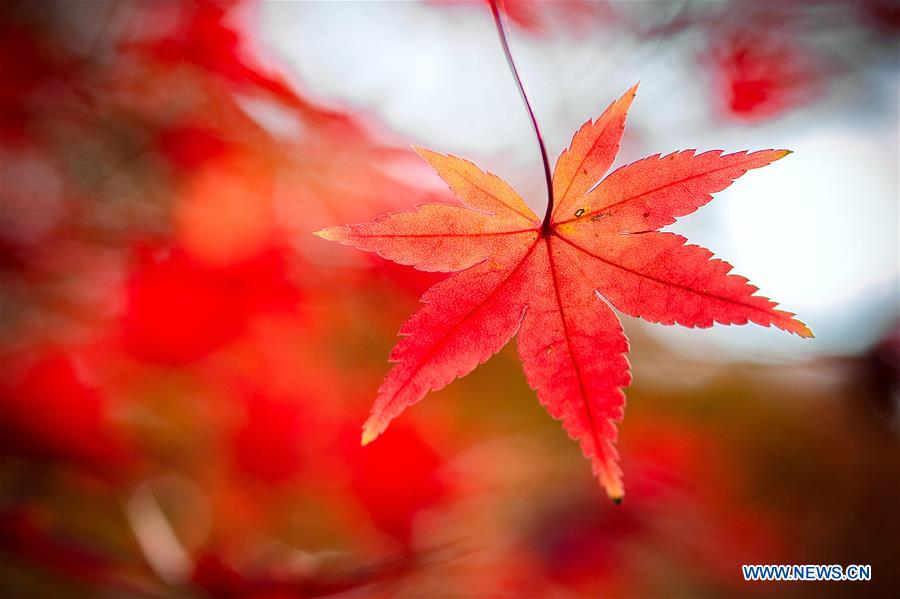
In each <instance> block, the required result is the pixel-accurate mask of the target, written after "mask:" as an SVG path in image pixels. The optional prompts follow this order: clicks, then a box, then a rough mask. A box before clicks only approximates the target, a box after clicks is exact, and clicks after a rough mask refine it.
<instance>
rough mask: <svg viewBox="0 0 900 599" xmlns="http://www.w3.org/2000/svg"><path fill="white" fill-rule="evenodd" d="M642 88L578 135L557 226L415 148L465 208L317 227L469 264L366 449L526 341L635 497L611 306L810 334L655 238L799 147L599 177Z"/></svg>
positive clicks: (605, 465) (621, 339)
mask: <svg viewBox="0 0 900 599" xmlns="http://www.w3.org/2000/svg"><path fill="white" fill-rule="evenodd" d="M636 89H637V86H634V87H632V88H631V89H630V90H628V92H626V93H625V94H624V95H623V96H622V97H621V98H619V99H618V100H617V101H615V102H613V103H612V104H611V105H610V106H609V108H607V109H606V111H605V112H604V113H603V114H602V115H601V116H600V118H598V119H597V120H596V121H593V122H592V121H588V122H587V123H585V124H584V125H583V126H582V127H581V128H580V129H579V130H578V132H577V133H575V136H574V137H573V139H572V143H571V145H570V146H569V148H568V149H567V150H565V151H563V153H562V155H561V156H560V157H559V159H558V161H557V163H556V168H555V170H554V174H553V180H552V188H553V197H552V199H553V200H554V202H555V204H554V207H553V210H552V213H551V214H550V216H549V218H548V219H547V222H545V223H542V222H541V221H540V219H539V218H538V217H537V215H536V214H535V213H534V212H532V211H531V209H529V208H528V206H527V205H526V204H525V202H524V201H523V200H522V198H521V197H520V196H519V194H517V193H516V192H515V191H514V190H513V189H512V188H511V187H510V186H509V185H508V184H507V183H506V182H505V181H503V180H502V179H500V178H499V177H497V176H495V175H492V174H490V173H485V172H483V171H482V170H480V169H479V168H478V167H477V166H475V165H474V164H472V163H470V162H467V161H465V160H462V159H460V158H456V157H454V156H445V155H441V154H437V153H435V152H431V151H429V150H424V149H418V148H417V151H418V152H419V154H420V155H421V156H422V158H424V159H425V160H426V161H427V162H428V163H429V164H430V165H431V166H432V167H433V168H434V170H435V171H437V173H438V174H439V175H440V176H441V177H442V178H443V179H444V181H446V182H447V184H448V185H449V186H450V188H451V190H452V191H453V192H454V193H455V194H456V196H457V197H458V198H459V199H460V200H462V202H463V203H464V204H465V206H451V205H445V204H426V205H423V206H419V207H418V208H416V209H415V210H413V211H409V212H396V213H391V214H387V215H385V216H382V217H379V218H377V219H376V220H375V221H374V222H370V223H364V224H358V225H349V226H343V227H332V228H329V229H325V230H322V231H318V232H316V235H318V236H319V237H322V238H325V239H328V240H331V241H337V242H339V243H342V244H345V245H351V246H354V247H356V248H359V249H361V250H365V251H370V252H376V253H378V255H380V256H382V257H384V258H387V259H389V260H393V261H395V262H398V263H400V264H406V265H411V266H414V267H415V268H418V269H421V270H429V271H440V272H455V271H458V272H455V274H453V275H451V276H450V277H448V278H447V279H445V280H443V281H441V282H439V283H438V284H436V285H434V286H433V287H431V288H430V289H429V290H428V291H426V292H425V294H424V296H423V297H422V302H423V303H424V304H425V306H424V307H423V308H422V309H421V310H419V311H418V312H417V313H416V314H414V315H413V316H412V317H411V318H410V319H409V320H408V321H407V322H406V323H405V324H404V325H403V327H402V328H401V330H400V335H401V336H402V337H403V338H402V339H401V340H400V342H399V343H397V345H396V346H395V347H394V349H393V351H392V352H391V355H390V360H391V361H392V362H395V363H396V365H395V366H394V368H393V369H392V370H391V371H390V373H389V374H388V375H387V377H386V378H385V380H384V383H383V384H382V385H381V387H380V389H379V391H378V397H377V399H376V400H375V404H374V406H373V408H372V413H371V416H370V417H369V419H368V420H367V421H366V423H365V425H364V427H363V444H367V443H369V442H371V441H373V440H374V439H375V438H376V437H378V436H379V435H380V434H381V433H383V432H384V430H385V429H386V428H387V426H388V424H389V423H390V421H391V420H393V419H394V418H396V417H397V416H398V415H399V414H400V413H401V412H402V411H403V410H404V409H405V408H406V407H407V406H410V405H412V404H414V403H416V402H418V401H419V400H421V399H422V398H423V397H424V396H425V394H426V393H428V392H429V391H432V390H436V389H440V388H441V387H444V386H445V385H447V384H448V383H450V382H451V381H453V380H454V379H456V378H457V377H460V376H464V375H465V374H468V373H469V372H471V371H472V370H473V369H474V368H475V367H476V366H477V365H478V364H480V363H482V362H485V361H486V360H487V359H488V358H490V357H491V356H492V355H493V354H495V353H497V352H498V351H499V350H500V349H501V348H502V347H503V346H504V345H505V344H506V343H507V342H508V341H509V340H510V339H511V338H512V337H513V336H514V335H516V334H518V349H519V355H520V357H521V360H522V365H523V367H524V370H525V376H526V378H527V379H528V383H529V384H530V385H531V387H532V388H534V389H535V390H536V391H537V393H538V399H539V401H540V402H541V404H542V405H543V406H544V407H545V408H546V409H547V411H548V412H549V413H550V415H551V416H553V417H554V418H556V419H557V420H561V421H562V423H563V426H564V427H565V429H566V432H567V433H568V434H569V436H570V437H571V438H572V439H574V440H577V441H578V443H579V444H580V446H581V450H582V452H583V453H584V455H585V457H587V458H588V459H589V460H590V461H591V464H592V469H593V472H594V474H595V475H596V476H597V478H598V479H599V481H600V483H601V484H602V485H603V487H604V488H605V489H606V492H607V493H608V494H609V496H610V497H611V498H612V499H614V500H616V501H618V500H620V499H621V498H622V497H623V495H624V490H623V486H622V480H621V474H622V473H621V470H620V468H619V466H618V454H617V451H616V448H615V445H614V444H615V441H616V426H615V425H616V423H617V422H619V421H621V420H622V417H623V412H624V407H625V395H624V393H623V392H622V389H623V388H625V387H627V386H628V385H629V384H630V382H631V374H630V371H629V364H628V360H627V358H626V354H627V352H628V340H627V339H626V337H625V334H624V332H623V330H622V325H621V323H620V322H619V319H618V317H617V316H616V314H615V313H614V312H613V310H612V308H611V307H615V308H618V309H619V310H620V311H622V312H624V313H625V314H629V315H631V316H636V317H640V318H643V319H645V320H648V321H650V322H658V323H662V324H674V323H678V324H681V325H684V326H687V327H709V326H711V325H712V324H713V323H714V322H718V323H721V324H746V323H747V322H753V323H756V324H759V325H763V326H770V325H773V326H776V327H778V328H780V329H783V330H785V331H789V332H791V333H796V334H798V335H800V336H802V337H811V336H812V332H811V331H810V330H809V329H808V328H807V327H806V325H804V324H803V323H802V322H800V321H798V320H796V319H794V318H793V316H794V315H793V314H791V313H789V312H784V311H781V310H777V309H776V304H775V303H774V302H772V301H770V300H768V299H767V298H765V297H761V296H758V295H754V294H755V293H756V291H757V288H756V287H754V286H752V285H750V284H749V283H748V281H747V279H745V278H744V277H740V276H737V275H733V274H729V271H731V265H729V264H728V263H727V262H723V261H721V260H717V259H714V258H713V257H712V253H711V252H710V251H709V250H706V249H704V248H701V247H699V246H695V245H688V244H687V243H686V241H687V240H686V239H685V238H683V237H681V236H679V235H675V234H672V233H663V232H660V231H658V229H659V228H660V227H663V226H665V225H668V224H671V223H673V222H674V221H675V219H676V218H677V217H679V216H684V215H686V214H689V213H691V212H693V211H695V210H696V209H698V208H699V207H700V206H702V205H704V204H706V203H707V202H708V201H709V200H710V199H711V195H710V194H712V193H714V192H717V191H721V190H722V189H724V188H726V187H728V185H730V184H731V183H732V181H734V180H735V179H737V178H738V177H740V176H741V175H743V174H744V173H745V172H747V171H748V170H750V169H753V168H759V167H762V166H765V165H767V164H769V163H771V162H773V161H775V160H778V159H780V158H783V157H784V156H785V155H787V154H789V152H788V151H787V150H762V151H758V152H752V153H747V152H737V153H734V154H722V152H721V151H712V152H705V153H702V154H695V153H694V151H693V150H687V151H682V152H675V153H672V154H669V155H666V156H660V155H655V156H651V157H649V158H644V159H643V160H639V161H637V162H635V163H633V164H630V165H627V166H623V167H621V168H619V169H618V170H616V171H614V172H613V173H612V174H610V175H609V176H607V177H606V178H604V179H603V180H602V181H601V178H602V177H603V175H604V174H605V173H606V171H607V170H608V169H609V167H610V165H611V164H612V162H613V160H614V159H615V156H616V153H617V152H618V149H619V143H620V140H621V138H622V133H623V130H624V127H625V117H626V114H627V111H628V108H629V107H630V106H631V102H632V100H633V99H634V96H635V93H636ZM598 181H600V183H599V184H597V182H598ZM595 185H596V186H595Z"/></svg>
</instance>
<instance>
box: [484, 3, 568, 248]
mask: <svg viewBox="0 0 900 599" xmlns="http://www.w3.org/2000/svg"><path fill="white" fill-rule="evenodd" d="M502 1H503V0H490V4H491V13H493V15H494V24H495V25H496V26H497V35H499V36H500V43H501V44H502V45H503V53H504V54H505V55H506V64H508V65H509V70H510V71H511V72H512V75H513V79H515V80H516V86H517V87H518V88H519V95H520V96H522V101H523V102H524V103H525V108H526V109H527V110H528V116H529V117H530V118H531V126H532V127H533V128H534V136H535V137H536V138H537V142H538V147H539V148H540V150H541V160H542V161H543V163H544V179H545V180H546V182H547V212H546V213H545V214H544V221H543V228H544V230H545V231H546V230H549V228H550V215H551V214H552V213H553V177H552V176H551V175H550V161H549V160H548V159H547V148H546V146H545V145H544V138H543V136H542V135H541V129H540V127H538V122H537V118H536V117H535V116H534V110H533V109H532V108H531V101H530V100H529V99H528V93H527V92H526V91H525V84H524V83H523V81H522V78H521V77H520V76H519V70H518V69H517V68H516V63H515V61H514V60H513V56H512V52H511V51H510V49H509V40H508V39H507V37H506V29H505V27H504V24H503V18H502V17H501V15H500V7H499V6H498V4H499V3H501V2H502Z"/></svg>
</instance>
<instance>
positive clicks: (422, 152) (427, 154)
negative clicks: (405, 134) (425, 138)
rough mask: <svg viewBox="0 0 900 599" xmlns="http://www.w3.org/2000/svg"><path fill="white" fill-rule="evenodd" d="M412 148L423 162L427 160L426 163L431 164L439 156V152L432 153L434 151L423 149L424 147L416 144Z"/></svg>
mask: <svg viewBox="0 0 900 599" xmlns="http://www.w3.org/2000/svg"><path fill="white" fill-rule="evenodd" d="M410 147H411V148H412V150H413V152H415V153H416V154H418V155H419V157H420V158H422V159H423V160H425V161H426V162H428V163H429V164H430V163H431V161H432V160H433V159H434V158H435V156H438V155H439V154H438V153H437V152H434V151H432V150H429V149H428V148H423V147H422V146H417V145H415V144H413V145H412V146H410Z"/></svg>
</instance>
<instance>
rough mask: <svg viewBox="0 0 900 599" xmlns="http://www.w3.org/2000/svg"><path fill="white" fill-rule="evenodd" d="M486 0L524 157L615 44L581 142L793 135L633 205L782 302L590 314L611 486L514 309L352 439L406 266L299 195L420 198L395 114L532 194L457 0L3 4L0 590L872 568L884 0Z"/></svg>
mask: <svg viewBox="0 0 900 599" xmlns="http://www.w3.org/2000/svg"><path fill="white" fill-rule="evenodd" d="M505 12H506V17H507V20H508V22H509V27H510V35H511V37H512V44H513V51H514V52H515V54H516V56H517V59H518V62H519V66H520V69H521V71H522V73H523V75H524V77H525V79H526V81H527V85H528V86H529V89H530V91H531V92H532V95H533V100H534V103H535V109H536V112H537V116H538V118H539V120H540V122H541V124H542V127H543V129H544V133H545V136H546V138H547V141H548V144H549V147H550V152H551V154H552V159H553V160H555V157H556V155H557V154H558V152H559V151H560V150H561V149H562V148H563V147H564V146H565V145H566V144H567V143H568V141H569V139H570V137H571V134H572V132H573V131H574V130H575V129H576V128H577V127H578V126H579V125H580V124H581V123H582V122H583V121H584V120H586V119H587V118H589V117H596V116H597V115H599V113H600V112H601V111H602V110H603V108H605V106H606V105H607V104H608V103H609V102H610V101H611V100H612V99H614V98H616V97H618V96H619V95H620V94H621V93H622V92H623V91H624V90H625V89H627V88H628V87H629V86H630V85H631V84H633V83H634V82H635V81H638V80H640V81H641V86H640V90H639V92H638V97H637V100H636V101H635V104H634V107H633V109H632V111H631V114H630V117H629V125H628V128H627V130H626V132H625V137H624V140H623V147H622V152H621V154H620V156H619V159H618V160H617V162H616V165H617V166H618V165H621V164H626V163H628V162H630V161H632V160H634V159H637V158H640V157H643V156H645V155H649V154H655V153H660V152H663V153H665V152H670V151H673V150H679V149H684V148H699V149H701V150H705V149H724V150H728V151H735V150H741V149H751V150H752V149H763V148H782V147H783V148H789V149H792V150H794V152H795V153H794V154H792V155H791V156H790V157H788V158H786V159H785V160H782V161H779V162H778V163H777V164H774V165H772V166H770V167H767V168H765V169H762V170H760V171H754V172H751V173H749V174H747V175H746V176H745V177H743V178H741V179H740V180H739V181H738V182H737V183H735V184H734V185H733V186H732V187H731V188H729V189H728V190H726V191H724V192H722V193H719V194H717V197H716V199H715V201H714V202H712V203H711V204H710V205H709V206H707V207H705V208H704V209H703V210H701V211H700V212H699V213H697V214H694V215H691V216H690V217H687V218H685V219H682V220H681V221H679V222H678V223H677V224H676V225H674V226H672V227H671V229H672V230H675V231H678V232H681V233H684V234H686V235H688V236H689V237H690V238H691V239H692V240H693V241H695V242H698V243H701V244H703V245H706V246H708V247H711V248H712V249H713V250H714V251H716V253H717V254H718V255H720V256H721V257H723V258H725V259H728V260H729V261H731V262H732V263H733V264H734V265H735V267H736V271H737V272H740V273H741V274H744V275H746V276H748V277H750V278H751V280H752V281H753V282H754V283H756V284H757V285H759V286H760V287H761V289H762V290H763V292H764V293H765V294H766V295H769V296H771V297H773V298H775V299H777V300H778V301H780V302H781V303H782V305H783V306H784V307H785V308H786V309H788V310H791V311H795V312H797V313H798V314H799V316H800V317H801V318H802V319H803V320H804V321H806V322H807V323H809V324H810V326H811V327H812V328H813V330H814V331H815V332H816V334H817V338H816V339H813V340H805V341H804V340H800V339H797V338H795V337H791V336H788V335H786V334H783V333H780V332H778V331H774V330H770V329H762V328H758V327H757V328H753V327H715V328H713V329H710V330H686V329H675V328H667V327H662V326H656V325H648V324H646V323H642V322H639V321H636V320H633V319H628V318H623V320H624V321H625V327H626V331H627V333H628V335H629V337H630V339H631V342H632V354H631V361H632V364H633V368H634V374H635V383H634V385H633V386H632V387H631V388H630V389H629V391H628V403H629V405H628V411H627V415H626V419H625V422H624V423H623V424H622V426H621V442H620V448H621V452H622V456H623V457H622V463H623V468H624V471H625V484H626V489H627V496H626V500H625V503H624V504H623V505H622V506H613V505H612V504H610V503H609V501H608V500H607V499H606V498H605V497H604V496H603V493H602V491H601V490H600V489H599V488H598V486H597V484H596V482H595V481H594V480H593V479H592V477H591V474H590V468H589V467H588V465H587V463H586V462H585V461H584V460H583V458H582V457H581V455H580V453H579V451H578V448H577V446H576V445H575V444H574V443H572V442H570V441H569V440H568V439H567V438H566V436H565V433H564V432H563V431H562V429H561V427H560V426H558V424H557V423H555V422H553V421H552V420H551V419H550V418H549V417H548V416H547V415H546V414H545V413H544V412H543V410H542V409H541V408H540V406H539V405H538V403H537V401H536V398H535V396H534V393H533V392H532V391H531V390H529V389H528V387H527V385H526V384H525V382H524V379H523V377H522V374H521V370H520V366H519V364H518V359H517V357H516V354H515V347H514V344H512V345H511V346H510V347H508V348H506V349H505V350H504V351H502V352H501V353H500V354H499V355H498V356H496V357H495V358H493V359H492V360H491V361H490V362H488V363H487V364H485V365H483V366H482V367H480V368H479V369H477V370H476V371H475V372H474V373H473V374H471V375H470V376H468V377H466V378H465V379H463V380H461V381H457V382H455V383H453V384H452V385H450V386H449V387H447V388H446V389H444V390H441V391H439V392H436V393H433V394H431V396H429V397H428V398H427V400H426V401H424V402H423V403H421V404H419V405H417V406H416V407H415V408H413V409H411V410H409V411H408V412H407V413H405V414H404V415H403V417H402V418H400V419H399V420H398V421H396V422H395V424H394V425H392V427H391V429H390V430H389V431H388V433H387V434H385V435H384V436H383V437H382V438H381V439H379V440H378V441H377V442H376V443H374V444H372V445H370V446H368V447H366V448H365V449H363V448H360V447H359V444H358V439H359V437H358V435H359V427H360V425H361V423H362V422H363V420H364V419H365V417H366V414H367V411H368V407H369V404H370V402H371V401H372V399H373V398H374V394H375V390H376V389H377V387H378V384H379V382H380V380H381V378H382V377H383V375H384V374H385V373H386V371H387V369H388V364H387V355H388V352H389V349H390V347H391V346H392V345H393V343H394V341H395V339H396V332H397V330H398V329H399V326H400V324H401V323H402V321H403V320H404V318H405V317H406V316H407V315H408V314H409V313H410V312H411V311H413V310H414V309H415V307H416V304H417V298H418V297H419V295H420V294H421V292H422V291H423V290H424V289H426V288H427V287H428V286H429V285H430V284H432V283H434V282H435V281H436V280H439V279H440V276H436V275H431V274H425V273H420V272H417V271H414V270H412V269H407V268H403V267H398V266H395V265H392V264H390V263H387V262H385V261H382V260H380V259H378V258H377V257H373V256H370V255H367V254H363V253H360V252H355V251H353V250H351V249H348V248H342V247H339V246H336V245H334V244H328V243H326V242H324V241H322V240H320V239H317V238H315V237H314V236H313V235H312V234H311V233H312V231H315V230H317V229H319V228H322V227H324V226H330V225H334V224H341V223H350V222H361V221H365V220H368V219H370V218H372V217H374V216H376V215H378V214H380V213H383V212H385V211H387V210H394V209H403V208H409V207H411V206H414V205H416V204H420V203H424V202H428V201H452V200H451V199H450V197H449V192H448V191H447V190H446V188H445V187H444V186H443V184H442V183H441V182H440V180H439V179H438V178H437V177H436V176H435V175H434V174H433V173H431V172H430V171H429V170H428V169H427V167H426V166H425V165H424V164H422V163H420V160H419V159H418V158H417V157H416V156H415V155H414V154H413V153H412V152H411V150H410V149H409V146H410V144H413V143H415V144H419V145H424V146H426V147H430V148H433V149H435V150H438V151H443V152H452V153H454V154H457V155H461V156H465V157H467V158H470V159H472V160H474V161H476V162H477V163H478V164H480V165H481V166H483V167H484V168H487V169H489V170H491V171H493V172H495V173H497V174H499V175H501V176H503V177H504V178H506V179H507V180H509V181H510V182H512V183H513V185H514V186H515V187H516V188H517V189H519V191H520V192H521V193H522V194H523V196H524V197H525V198H526V199H527V201H528V203H529V204H530V205H531V206H532V207H533V208H535V209H536V210H538V211H539V213H540V211H542V210H543V206H544V202H545V201H546V199H545V197H544V195H543V193H544V191H543V189H544V183H543V180H542V172H541V168H540V162H539V154H538V151H537V148H536V146H535V144H534V141H533V138H532V134H531V131H530V128H529V123H528V121H527V117H526V115H525V113H524V110H523V108H522V106H521V104H520V101H519V99H518V97H517V95H516V90H515V88H514V85H513V82H512V80H511V78H510V75H509V73H508V72H507V70H506V65H505V62H504V59H503V55H502V52H501V48H500V45H499V42H498V40H497V36H496V32H495V31H494V29H493V23H492V21H491V18H490V12H489V10H488V7H487V6H486V5H485V4H484V3H482V2H462V1H447V0H444V1H441V0H431V1H426V2H418V3H393V2H392V3H388V2H384V3H361V2H360V3H356V2H349V3H325V2H249V1H248V2H241V1H231V2H213V1H206V2H186V1H185V2H174V1H152V0H148V1H139V0H103V1H96V2H87V1H72V2H53V1H51V0H35V1H30V2H29V1H23V0H11V1H8V2H4V3H3V5H2V7H0V65H2V71H0V145H2V154H0V192H2V205H0V286H2V287H0V290H2V295H0V335H2V337H0V340H2V345H0V595H2V596H4V597H79V596H84V597H215V598H219V597H221V598H235V599H237V598H241V599H244V598H246V599H250V598H253V599H263V598H265V599H274V598H279V599H283V598H295V597H315V596H326V595H333V594H338V595H343V596H349V597H561V598H566V597H583V596H610V597H663V596H665V597H668V596H729V597H732V596H770V595H772V596H776V595H777V596H815V597H823V596H854V597H866V596H872V597H881V596H884V597H888V596H893V597H896V596H897V593H898V592H900V566H898V562H897V555H898V553H900V416H898V386H897V382H898V366H900V329H898V317H900V306H898V301H900V300H898V285H900V283H898V245H900V243H898V228H900V227H898V198H900V191H898V159H900V158H898V126H900V121H898V105H900V93H898V84H900V58H898V34H900V11H898V10H897V6H896V4H895V3H893V2H889V1H886V0H885V1H882V0H861V1H858V2H839V1H835V2H811V1H797V2H769V1H767V0H763V1H760V2H746V1H733V2H728V1H722V2H674V1H673V2H588V1H569V2H526V1H520V0H515V1H514V0H507V3H506V7H505ZM742 563H797V564H805V563H823V564H832V563H837V564H842V565H846V564H871V565H872V570H873V580H872V581H871V582H868V583H828V584H824V583H823V584H817V583H805V584H800V583H781V584H775V583H752V584H751V583H744V582H743V581H742V578H741V573H740V565H741V564H742Z"/></svg>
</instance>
